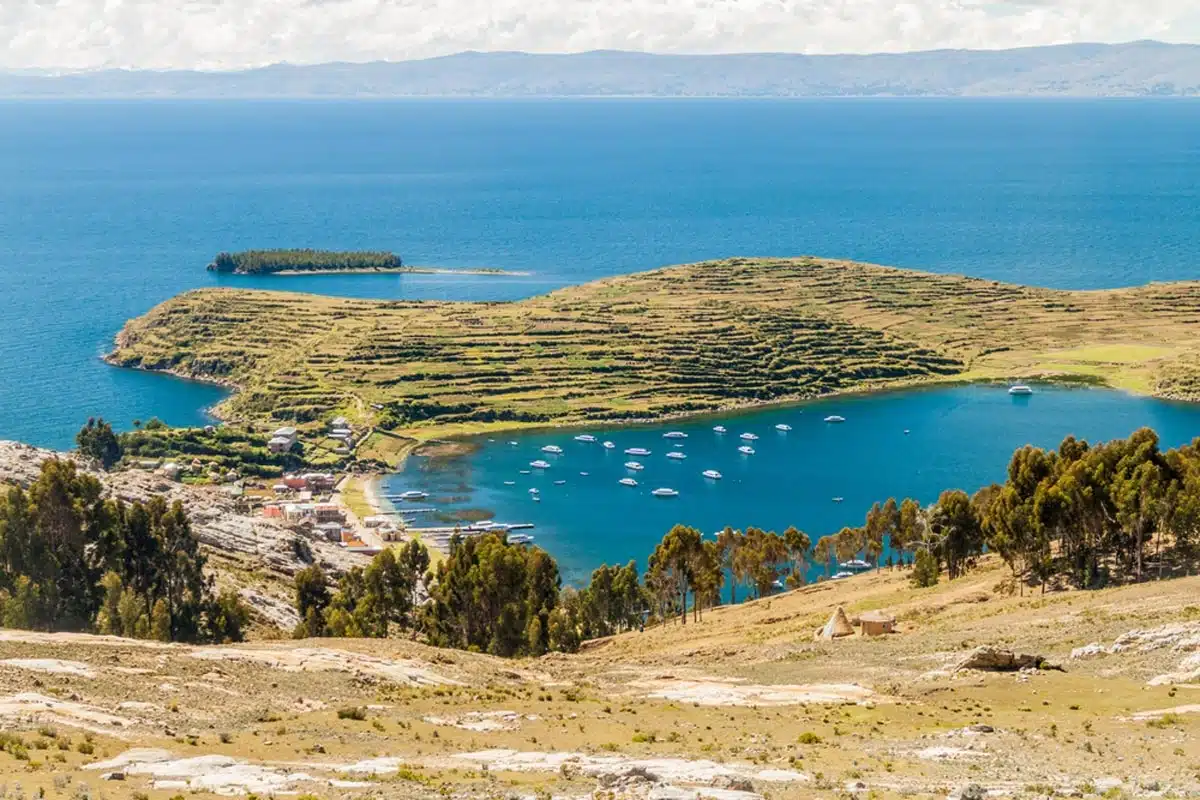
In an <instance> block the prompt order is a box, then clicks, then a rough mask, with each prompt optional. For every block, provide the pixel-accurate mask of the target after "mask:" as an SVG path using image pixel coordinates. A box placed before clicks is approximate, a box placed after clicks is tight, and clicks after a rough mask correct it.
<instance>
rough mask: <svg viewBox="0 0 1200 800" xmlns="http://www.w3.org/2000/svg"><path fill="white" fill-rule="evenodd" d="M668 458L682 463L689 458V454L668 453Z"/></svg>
mask: <svg viewBox="0 0 1200 800" xmlns="http://www.w3.org/2000/svg"><path fill="white" fill-rule="evenodd" d="M667 458H673V459H675V460H676V461H682V460H683V459H685V458H687V454H686V453H678V452H676V453H667Z"/></svg>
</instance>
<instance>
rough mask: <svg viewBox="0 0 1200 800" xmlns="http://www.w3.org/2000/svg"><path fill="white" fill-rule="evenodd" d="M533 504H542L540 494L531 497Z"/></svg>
mask: <svg viewBox="0 0 1200 800" xmlns="http://www.w3.org/2000/svg"><path fill="white" fill-rule="evenodd" d="M533 502H535V503H540V502H542V496H541V495H540V494H535V495H534V496H533Z"/></svg>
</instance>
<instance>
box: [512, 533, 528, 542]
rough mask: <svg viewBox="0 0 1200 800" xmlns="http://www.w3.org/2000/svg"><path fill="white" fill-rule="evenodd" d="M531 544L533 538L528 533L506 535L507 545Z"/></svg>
mask: <svg viewBox="0 0 1200 800" xmlns="http://www.w3.org/2000/svg"><path fill="white" fill-rule="evenodd" d="M532 542H533V537H532V536H530V535H529V534H528V533H510V534H509V535H508V543H509V544H530V543H532Z"/></svg>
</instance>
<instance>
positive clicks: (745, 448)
mask: <svg viewBox="0 0 1200 800" xmlns="http://www.w3.org/2000/svg"><path fill="white" fill-rule="evenodd" d="M738 452H739V453H741V454H742V455H744V456H752V455H754V448H753V447H751V446H750V445H748V444H744V445H742V446H741V447H739V448H738Z"/></svg>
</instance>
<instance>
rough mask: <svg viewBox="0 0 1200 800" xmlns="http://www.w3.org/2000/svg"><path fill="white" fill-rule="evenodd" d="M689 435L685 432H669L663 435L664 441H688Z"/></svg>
mask: <svg viewBox="0 0 1200 800" xmlns="http://www.w3.org/2000/svg"><path fill="white" fill-rule="evenodd" d="M687 437H688V435H687V434H686V433H684V432H683V431H668V432H667V433H664V434H663V438H664V439H686V438H687Z"/></svg>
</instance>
